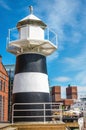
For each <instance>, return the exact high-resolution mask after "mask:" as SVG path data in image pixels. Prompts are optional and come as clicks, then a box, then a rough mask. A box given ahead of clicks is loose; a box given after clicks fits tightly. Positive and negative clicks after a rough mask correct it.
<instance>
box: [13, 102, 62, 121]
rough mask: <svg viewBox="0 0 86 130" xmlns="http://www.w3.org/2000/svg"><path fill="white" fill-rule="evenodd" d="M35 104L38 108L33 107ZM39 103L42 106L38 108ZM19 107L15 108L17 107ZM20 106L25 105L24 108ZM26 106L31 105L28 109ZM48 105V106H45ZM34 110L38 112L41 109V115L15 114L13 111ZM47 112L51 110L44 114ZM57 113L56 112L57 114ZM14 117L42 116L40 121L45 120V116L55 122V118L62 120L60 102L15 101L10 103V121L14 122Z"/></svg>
mask: <svg viewBox="0 0 86 130" xmlns="http://www.w3.org/2000/svg"><path fill="white" fill-rule="evenodd" d="M34 105H35V106H37V107H38V106H39V107H38V109H37V108H34ZM40 105H41V106H42V107H41V108H40ZM16 106H17V107H19V108H17V107H16ZM22 106H24V107H25V106H26V108H25V109H24V108H23V107H22ZM28 106H33V107H32V108H29V109H28ZM46 106H48V107H46ZM31 111H34V112H35V113H36V112H40V111H42V115H40V114H39V115H23V116H22V115H15V114H14V113H15V112H24V114H25V112H31ZM47 112H51V114H49V115H48V114H46V113H47ZM57 113H58V114H57ZM14 118H20V119H21V118H29V119H31V118H36V119H37V118H43V121H42V122H44V123H45V122H46V118H51V121H53V122H55V121H56V120H59V121H62V103H15V104H13V105H12V123H14Z"/></svg>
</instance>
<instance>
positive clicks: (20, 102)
mask: <svg viewBox="0 0 86 130" xmlns="http://www.w3.org/2000/svg"><path fill="white" fill-rule="evenodd" d="M33 97H34V98H33ZM13 99H14V100H15V101H16V103H15V105H14V122H22V121H23V122H27V121H29V122H44V121H51V105H50V104H49V93H40V92H39V93H33V92H32V93H31V92H30V93H16V94H14V95H13ZM44 100H45V102H46V103H45V102H43V101H44Z"/></svg>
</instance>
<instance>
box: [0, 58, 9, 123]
mask: <svg viewBox="0 0 86 130" xmlns="http://www.w3.org/2000/svg"><path fill="white" fill-rule="evenodd" d="M8 83H9V78H8V74H7V72H6V69H5V67H4V66H3V64H2V57H1V56H0V122H7V121H8Z"/></svg>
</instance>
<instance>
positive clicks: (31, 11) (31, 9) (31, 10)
mask: <svg viewBox="0 0 86 130" xmlns="http://www.w3.org/2000/svg"><path fill="white" fill-rule="evenodd" d="M29 9H30V14H33V6H29Z"/></svg>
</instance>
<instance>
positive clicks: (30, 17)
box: [17, 14, 47, 27]
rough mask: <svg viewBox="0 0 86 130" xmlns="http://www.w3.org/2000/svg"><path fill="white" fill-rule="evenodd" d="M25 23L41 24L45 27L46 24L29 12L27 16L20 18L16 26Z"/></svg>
mask: <svg viewBox="0 0 86 130" xmlns="http://www.w3.org/2000/svg"><path fill="white" fill-rule="evenodd" d="M25 24H37V25H39V26H43V27H46V26H47V25H46V24H45V23H44V22H43V21H42V20H41V19H39V18H38V17H36V16H35V15H33V14H30V15H28V16H26V17H25V18H23V19H21V20H20V21H19V22H18V24H17V27H19V26H22V25H25Z"/></svg>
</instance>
